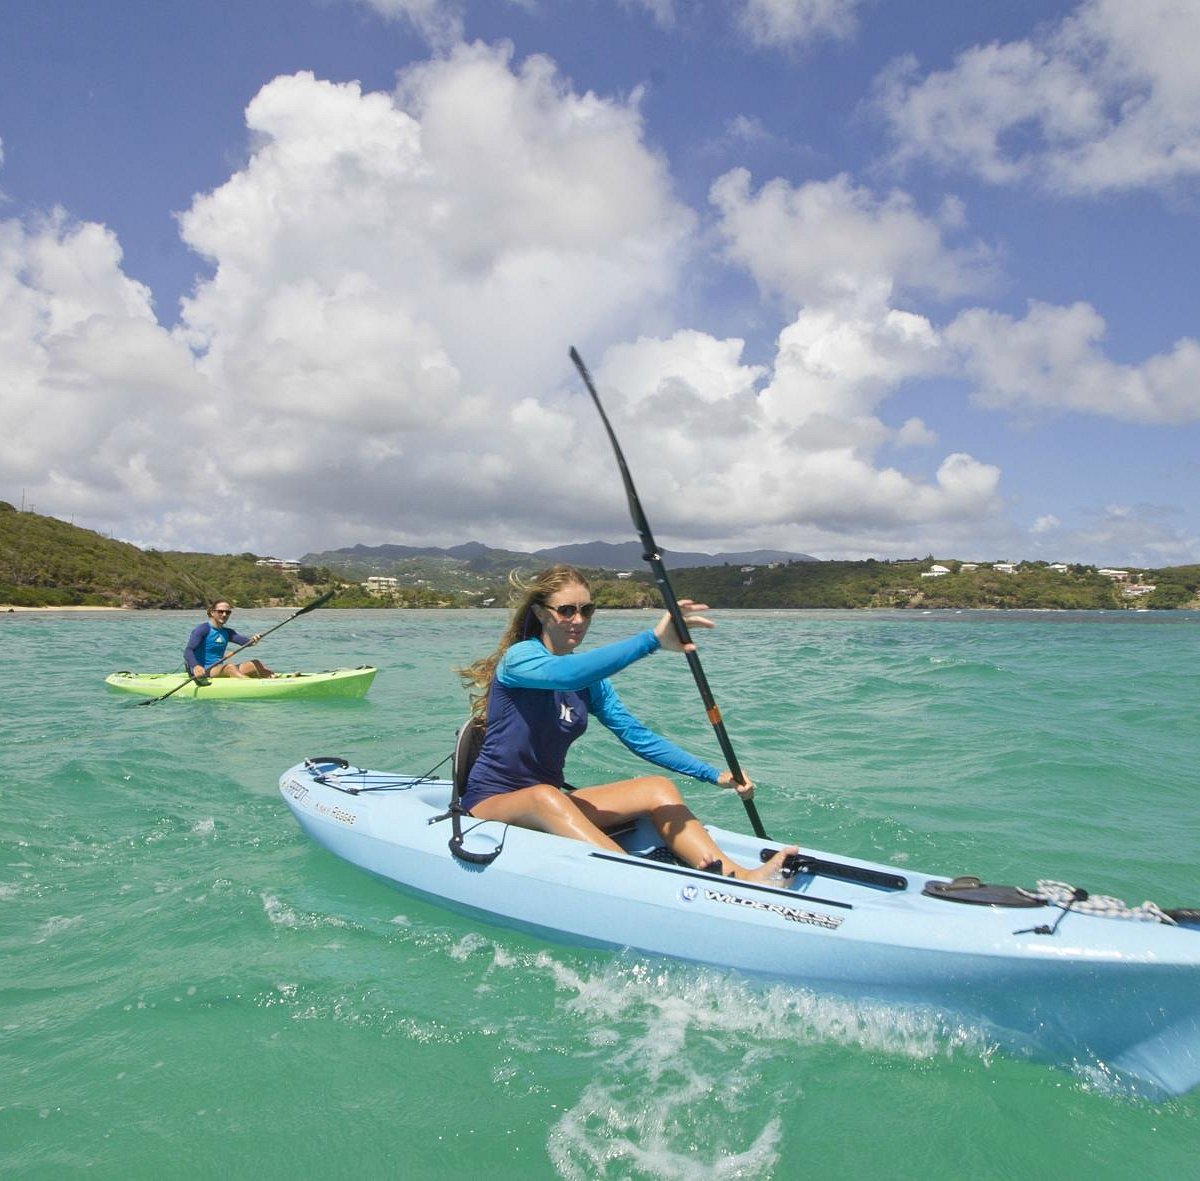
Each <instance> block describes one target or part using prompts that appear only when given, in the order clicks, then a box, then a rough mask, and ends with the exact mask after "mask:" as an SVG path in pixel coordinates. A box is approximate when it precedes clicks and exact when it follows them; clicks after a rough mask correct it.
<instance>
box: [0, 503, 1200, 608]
mask: <svg viewBox="0 0 1200 1181" xmlns="http://www.w3.org/2000/svg"><path fill="white" fill-rule="evenodd" d="M480 548H481V549H483V548H484V547H480ZM321 557H322V558H323V559H324V562H323V564H321V565H303V564H299V565H298V564H296V563H280V562H276V561H275V560H274V559H271V558H265V557H262V556H259V555H256V554H251V553H244V554H203V553H187V552H180V551H170V552H161V551H158V550H153V549H151V550H142V549H139V548H138V547H137V546H135V545H130V544H129V543H128V542H122V541H116V540H113V539H110V538H106V537H103V536H102V535H101V534H99V533H95V532H93V531H91V530H88V529H82V528H79V527H78V526H75V525H71V524H68V523H67V522H65V521H61V520H59V519H57V518H55V517H46V516H41V515H39V514H37V513H31V512H18V511H17V510H16V509H15V508H14V507H13V506H12V505H11V504H8V503H7V502H5V501H0V608H4V609H7V608H8V607H10V606H11V607H125V608H132V609H138V608H141V609H145V608H158V609H168V610H169V609H179V610H190V609H196V608H202V607H204V606H205V605H206V604H207V603H209V602H211V601H212V600H213V598H215V597H216V596H217V595H224V596H227V597H228V598H230V599H231V600H233V601H234V602H236V603H237V604H238V605H239V606H243V607H294V606H302V605H303V604H304V603H305V602H307V601H309V600H311V599H312V598H314V597H316V596H317V595H319V594H322V593H324V592H325V591H327V590H335V591H336V592H337V597H336V598H335V599H334V600H333V601H332V602H331V603H330V606H331V607H392V608H394V607H436V608H466V607H480V606H491V605H495V606H504V605H505V604H506V603H507V598H508V583H507V575H508V572H509V570H511V569H512V568H513V567H514V566H515V565H517V564H518V563H519V560H520V558H521V555H516V554H511V553H508V552H506V551H487V552H486V553H481V554H479V555H478V556H473V557H470V558H464V559H461V560H451V559H450V558H448V557H444V556H436V555H427V556H424V557H421V558H410V559H406V560H403V561H397V562H396V563H395V565H394V566H393V567H392V569H391V581H387V582H384V583H378V582H377V583H375V584H374V585H373V586H372V587H371V588H368V586H367V585H366V579H365V577H364V576H363V574H362V571H361V570H359V569H356V567H355V566H354V563H353V562H352V561H351V560H349V559H347V560H346V561H345V562H343V563H340V564H337V565H335V564H334V555H333V554H330V553H326V554H323V555H321ZM525 559H526V561H527V562H529V563H533V562H534V559H533V558H532V556H530V555H525ZM530 568H531V569H532V565H531V566H530ZM943 571H944V572H943ZM587 573H588V575H589V577H591V578H592V580H593V591H594V595H595V598H596V601H597V602H598V603H600V604H601V605H602V606H604V607H608V608H621V607H626V608H639V607H656V606H658V605H659V604H660V602H661V600H660V597H659V594H658V590H657V588H656V586H655V585H654V582H653V579H652V578H651V576H650V574H649V572H648V571H629V572H622V573H621V574H620V575H618V574H617V573H616V572H615V571H611V570H588V571H587ZM1124 573H1125V577H1124V578H1118V577H1116V576H1114V575H1113V574H1112V573H1108V574H1105V573H1101V572H1100V571H1099V570H1098V569H1097V568H1096V567H1094V566H1088V565H1071V566H1065V567H1063V566H1051V565H1048V564H1047V563H1045V562H1021V563H1016V564H1014V566H1013V567H1012V568H1011V569H1000V568H997V567H995V566H991V565H984V564H979V565H975V564H973V563H963V562H960V561H957V560H955V559H935V558H934V556H933V555H929V556H928V557H926V558H920V559H918V558H913V559H908V560H902V561H879V560H876V559H868V560H866V561H860V562H840V561H829V562H818V561H791V562H774V563H771V564H769V565H761V566H759V565H755V566H743V565H734V564H731V563H726V564H723V565H716V566H696V567H687V568H681V569H679V570H672V571H671V581H672V585H673V587H674V588H675V591H676V593H677V594H678V595H679V597H681V598H690V599H695V600H697V601H701V602H706V603H709V604H710V605H711V606H713V607H715V608H721V607H724V608H774V609H797V610H800V609H806V608H809V609H812V608H824V609H837V610H846V609H868V608H903V609H912V608H916V609H923V610H934V609H993V610H1066V611H1070V610H1122V609H1133V608H1143V607H1144V608H1149V609H1152V610H1164V609H1166V610H1169V609H1175V608H1192V609H1196V608H1200V565H1198V566H1173V567H1165V568H1160V569H1130V570H1128V571H1126V572H1124Z"/></svg>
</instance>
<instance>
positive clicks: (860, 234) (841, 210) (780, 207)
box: [709, 168, 992, 305]
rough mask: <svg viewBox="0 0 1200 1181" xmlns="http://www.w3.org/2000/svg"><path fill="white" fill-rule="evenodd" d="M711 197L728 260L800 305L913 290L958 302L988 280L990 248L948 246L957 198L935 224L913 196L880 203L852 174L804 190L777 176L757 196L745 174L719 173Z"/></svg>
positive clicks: (871, 299) (884, 298) (873, 300)
mask: <svg viewBox="0 0 1200 1181" xmlns="http://www.w3.org/2000/svg"><path fill="white" fill-rule="evenodd" d="M709 198H710V200H711V201H712V203H713V205H714V206H715V207H716V209H717V210H718V212H719V214H720V232H721V235H722V237H723V239H724V241H725V244H726V252H727V254H728V256H729V258H730V259H731V260H733V261H735V262H737V263H739V264H741V265H742V266H744V267H745V268H746V269H747V270H748V271H749V272H750V274H751V275H752V276H753V277H754V279H755V282H757V283H758V285H759V287H760V288H762V290H763V291H765V292H767V293H769V294H772V295H776V296H778V297H780V298H782V299H784V300H785V301H787V302H788V303H789V304H792V305H800V304H808V303H819V304H831V303H837V304H839V305H853V304H856V303H867V304H872V305H876V304H880V303H890V302H892V300H893V299H894V298H895V297H896V296H898V295H900V294H901V293H904V292H914V291H920V292H925V293H930V294H933V295H936V296H939V297H950V296H954V295H960V294H963V293H965V292H968V291H972V290H978V289H980V288H981V287H982V286H984V285H986V283H987V282H988V281H989V276H990V268H991V265H992V258H991V254H990V252H989V251H988V250H987V249H986V248H985V247H983V246H982V245H981V244H972V245H969V246H963V247H952V246H948V245H947V243H946V240H945V239H946V235H947V233H949V232H953V231H955V230H957V229H958V228H959V226H960V224H961V221H962V210H961V207H960V206H959V204H958V203H957V202H954V201H948V202H946V203H945V204H944V205H943V207H942V209H941V210H940V211H939V215H938V217H937V218H936V219H933V218H928V217H926V216H924V215H923V214H921V213H920V212H919V211H918V210H917V208H916V206H915V203H914V202H913V199H912V198H911V197H910V196H909V195H908V194H906V193H904V192H900V191H893V192H891V193H889V194H887V195H886V196H884V197H882V198H881V197H878V196H876V195H875V194H874V193H873V192H872V191H870V190H869V189H867V188H865V187H863V186H860V185H856V184H854V183H853V182H852V181H851V180H850V178H849V177H847V176H845V175H841V176H836V177H834V178H833V179H831V180H825V181H809V182H807V183H805V184H802V185H792V184H789V183H788V182H787V181H785V180H782V179H774V180H771V181H768V182H767V183H766V184H764V185H763V186H762V187H761V188H759V189H758V191H757V192H755V191H753V189H752V185H751V178H750V174H749V172H747V171H746V169H744V168H735V169H733V170H731V171H730V172H727V173H726V174H725V175H724V176H722V177H719V178H718V179H717V180H716V182H715V183H714V184H713V186H712V189H711V190H710V193H709Z"/></svg>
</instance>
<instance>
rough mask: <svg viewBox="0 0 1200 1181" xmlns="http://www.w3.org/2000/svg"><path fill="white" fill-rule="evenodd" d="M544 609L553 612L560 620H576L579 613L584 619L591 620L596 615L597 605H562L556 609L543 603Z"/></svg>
mask: <svg viewBox="0 0 1200 1181" xmlns="http://www.w3.org/2000/svg"><path fill="white" fill-rule="evenodd" d="M542 605H543V606H544V607H546V608H547V609H549V610H550V611H553V612H554V614H555V615H557V616H558V617H559V618H560V619H574V618H575V613H576V612H578V613H579V614H580V615H582V616H583V617H584V619H591V617H592V615H593V614H595V611H596V604H595V603H560V604H559V605H558V606H557V607H555V606H554V605H553V604H552V603H543V604H542Z"/></svg>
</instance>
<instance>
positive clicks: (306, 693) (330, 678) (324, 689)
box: [104, 665, 376, 701]
mask: <svg viewBox="0 0 1200 1181" xmlns="http://www.w3.org/2000/svg"><path fill="white" fill-rule="evenodd" d="M375 673H376V669H374V668H372V667H370V666H369V665H363V666H362V667H361V668H335V669H330V670H328V671H325V672H314V673H302V672H292V673H276V674H275V675H274V676H273V677H214V678H212V679H210V680H209V681H208V682H207V684H198V683H197V682H196V681H193V680H191V679H190V678H189V677H188V676H186V675H185V674H184V673H138V672H115V673H112V674H110V675H109V676H107V677H105V678H104V683H105V684H106V685H108V686H109V687H110V688H113V689H117V690H119V691H120V692H122V693H133V694H136V695H138V696H139V697H163V696H165V695H166V694H168V693H169V694H171V700H172V701H174V700H176V699H184V698H197V697H202V698H206V699H210V700H220V701H280V700H283V699H288V698H303V699H306V700H307V699H310V698H324V697H364V696H366V692H367V690H368V689H369V688H370V687H371V682H372V681H373V680H374V679H375ZM181 686H182V687H181Z"/></svg>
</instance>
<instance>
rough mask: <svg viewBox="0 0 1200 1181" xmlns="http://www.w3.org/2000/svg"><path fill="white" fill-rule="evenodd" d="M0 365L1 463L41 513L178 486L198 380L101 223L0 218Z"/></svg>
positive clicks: (160, 494) (124, 506) (106, 510)
mask: <svg viewBox="0 0 1200 1181" xmlns="http://www.w3.org/2000/svg"><path fill="white" fill-rule="evenodd" d="M0 371H3V373H4V409H5V415H6V419H7V420H8V422H9V424H10V429H9V430H6V431H4V432H0V470H2V471H4V473H5V474H6V476H7V477H8V478H9V479H10V480H11V481H13V482H14V483H19V484H20V485H21V486H22V487H26V488H29V489H30V490H31V491H32V492H33V497H32V498H33V499H34V500H35V501H36V502H37V503H39V504H41V505H43V507H44V509H45V510H46V511H50V509H51V506H54V511H56V512H58V513H59V514H68V513H100V514H102V515H103V514H111V515H112V516H113V517H116V516H118V515H123V514H124V513H126V512H128V511H136V508H137V506H138V505H139V504H144V503H150V502H154V503H156V504H157V503H161V501H162V499H163V498H169V497H170V496H172V495H173V492H174V489H175V488H176V487H178V486H179V484H180V483H181V482H182V483H183V484H186V482H187V470H186V467H184V470H183V471H182V473H181V466H183V465H184V464H185V462H186V460H187V458H188V453H189V432H190V430H191V428H192V426H193V425H194V424H195V422H196V421H197V418H196V408H197V407H198V406H200V405H202V404H203V401H204V398H203V396H202V395H203V383H202V382H201V381H200V380H199V379H198V378H197V376H196V374H195V373H194V371H193V369H192V364H191V355H190V354H189V353H188V351H187V349H186V348H185V347H183V345H182V344H181V343H180V342H178V341H175V340H173V339H172V338H171V336H170V335H169V334H168V333H166V332H165V331H164V330H163V329H161V328H160V327H159V326H158V324H157V322H156V321H155V318H154V313H153V309H152V307H151V302H150V294H149V292H148V291H147V289H146V288H145V287H143V286H142V285H141V284H139V283H136V282H134V281H133V280H131V279H129V278H127V277H126V276H125V275H124V274H122V272H121V250H120V247H119V245H118V243H117V241H116V239H115V237H114V236H113V234H112V233H111V232H110V231H109V230H107V229H105V228H104V227H103V226H99V225H96V224H94V223H74V222H72V221H70V220H69V219H68V218H67V217H66V215H65V214H63V213H61V212H58V213H55V214H54V215H52V216H50V217H48V218H46V219H41V220H38V221H36V222H34V223H32V224H30V225H29V226H25V225H22V224H21V223H19V222H17V221H7V222H3V223H0ZM202 466H204V465H203V461H201V462H199V463H197V464H196V467H198V468H199V467H202Z"/></svg>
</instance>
